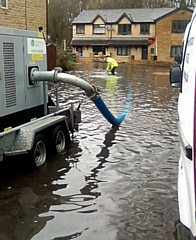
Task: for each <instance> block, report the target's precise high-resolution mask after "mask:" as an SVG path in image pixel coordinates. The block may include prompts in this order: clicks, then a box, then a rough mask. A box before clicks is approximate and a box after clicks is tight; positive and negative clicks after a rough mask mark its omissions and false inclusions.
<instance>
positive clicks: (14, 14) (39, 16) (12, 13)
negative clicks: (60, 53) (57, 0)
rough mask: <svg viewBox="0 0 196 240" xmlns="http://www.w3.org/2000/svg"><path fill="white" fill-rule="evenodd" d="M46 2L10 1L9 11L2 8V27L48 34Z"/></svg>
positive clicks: (41, 0) (0, 16)
mask: <svg viewBox="0 0 196 240" xmlns="http://www.w3.org/2000/svg"><path fill="white" fill-rule="evenodd" d="M46 12H47V11H46V0H8V9H3V8H1V7H0V26H3V27H11V28H18V29H26V30H37V29H38V27H39V26H42V27H43V28H44V32H45V33H46V32H47V29H46V27H47V19H46Z"/></svg>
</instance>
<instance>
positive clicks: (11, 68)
mask: <svg viewBox="0 0 196 240" xmlns="http://www.w3.org/2000/svg"><path fill="white" fill-rule="evenodd" d="M46 54H47V51H46V42H45V39H44V37H43V34H42V33H40V32H39V31H37V32H36V31H26V30H18V29H11V28H4V27H0V63H1V64H0V161H3V160H4V159H5V157H6V156H13V155H18V154H29V156H30V157H28V158H27V159H30V160H31V161H32V162H33V164H34V165H35V166H41V165H42V164H43V163H44V162H45V161H46V156H47V152H48V150H49V149H51V150H52V151H54V152H60V151H62V150H63V149H64V148H65V147H66V144H67V143H69V142H70V140H71V134H73V132H74V131H75V130H77V129H78V123H79V122H80V120H81V113H80V111H79V110H77V109H76V110H75V109H74V106H73V103H72V104H70V105H68V106H67V107H65V108H64V109H61V110H59V107H58V106H56V105H55V104H54V103H53V102H52V101H51V99H50V98H49V96H48V85H47V81H33V80H32V78H31V73H32V70H33V71H34V72H35V71H37V72H38V71H40V72H41V71H47V55H46ZM58 71H59V70H54V71H51V74H56V73H57V72H58ZM38 79H39V77H38ZM46 80H47V76H46ZM57 102H58V101H57ZM50 103H51V104H50Z"/></svg>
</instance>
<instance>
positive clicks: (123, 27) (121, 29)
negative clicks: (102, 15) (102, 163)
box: [118, 24, 131, 35]
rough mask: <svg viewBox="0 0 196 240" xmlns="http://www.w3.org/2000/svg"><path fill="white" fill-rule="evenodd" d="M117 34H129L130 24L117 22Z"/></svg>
mask: <svg viewBox="0 0 196 240" xmlns="http://www.w3.org/2000/svg"><path fill="white" fill-rule="evenodd" d="M118 34H122V35H127V34H131V24H119V25H118Z"/></svg>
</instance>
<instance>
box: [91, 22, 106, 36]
mask: <svg viewBox="0 0 196 240" xmlns="http://www.w3.org/2000/svg"><path fill="white" fill-rule="evenodd" d="M93 34H105V24H94V25H93Z"/></svg>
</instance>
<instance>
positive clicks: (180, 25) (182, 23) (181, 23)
mask: <svg viewBox="0 0 196 240" xmlns="http://www.w3.org/2000/svg"><path fill="white" fill-rule="evenodd" d="M188 22H189V20H173V21H172V33H184V32H185V28H186V25H187V24H188Z"/></svg>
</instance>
